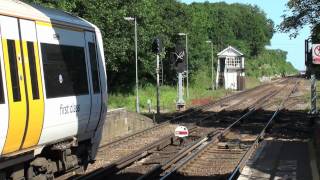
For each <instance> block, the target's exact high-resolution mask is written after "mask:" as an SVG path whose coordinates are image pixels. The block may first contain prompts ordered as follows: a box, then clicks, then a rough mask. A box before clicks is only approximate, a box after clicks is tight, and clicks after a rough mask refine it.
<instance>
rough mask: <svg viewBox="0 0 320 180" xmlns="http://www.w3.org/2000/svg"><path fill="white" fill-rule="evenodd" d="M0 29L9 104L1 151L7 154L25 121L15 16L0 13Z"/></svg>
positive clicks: (17, 141) (15, 145) (20, 138)
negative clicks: (6, 127) (0, 14)
mask: <svg viewBox="0 0 320 180" xmlns="http://www.w3.org/2000/svg"><path fill="white" fill-rule="evenodd" d="M0 29H1V43H2V50H3V61H4V63H3V66H4V71H5V73H4V74H5V77H6V78H5V82H6V87H7V97H8V105H9V116H8V129H7V134H6V140H5V143H4V147H3V150H2V154H8V153H11V152H14V151H17V150H19V149H20V148H21V145H22V142H23V139H24V133H25V129H26V125H27V99H26V98H27V97H26V89H25V77H24V72H23V60H22V53H21V43H20V34H19V24H18V19H17V18H13V17H7V16H0ZM1 116H2V114H1ZM1 119H3V118H2V117H1ZM1 126H2V124H1ZM1 129H2V128H1Z"/></svg>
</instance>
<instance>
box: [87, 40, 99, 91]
mask: <svg viewBox="0 0 320 180" xmlns="http://www.w3.org/2000/svg"><path fill="white" fill-rule="evenodd" d="M88 45H89V53H90V64H91V74H92V85H93V92H94V93H100V84H99V71H98V69H99V67H98V63H97V54H96V46H95V44H94V43H88Z"/></svg>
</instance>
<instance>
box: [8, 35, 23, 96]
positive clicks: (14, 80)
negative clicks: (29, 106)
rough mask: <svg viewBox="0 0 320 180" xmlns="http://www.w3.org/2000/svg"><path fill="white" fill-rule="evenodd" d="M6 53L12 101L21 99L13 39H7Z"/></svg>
mask: <svg viewBox="0 0 320 180" xmlns="http://www.w3.org/2000/svg"><path fill="white" fill-rule="evenodd" d="M8 55H9V65H10V75H11V84H12V94H13V101H15V102H17V101H21V94H20V84H19V75H18V65H17V55H16V45H15V42H14V40H8Z"/></svg>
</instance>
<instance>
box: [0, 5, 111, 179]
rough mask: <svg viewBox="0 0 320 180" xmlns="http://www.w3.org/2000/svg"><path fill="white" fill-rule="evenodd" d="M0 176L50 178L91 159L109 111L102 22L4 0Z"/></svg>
mask: <svg viewBox="0 0 320 180" xmlns="http://www.w3.org/2000/svg"><path fill="white" fill-rule="evenodd" d="M0 38H1V42H0V115H1V116H0V179H21V178H23V177H24V178H28V179H33V178H37V177H45V178H51V177H53V174H54V173H57V172H66V171H70V170H73V169H75V168H79V167H81V165H85V164H87V163H88V162H89V161H90V160H92V159H94V157H95V152H96V149H97V146H98V143H99V140H100V133H101V128H102V124H103V122H104V116H105V112H106V98H107V84H106V79H107V78H106V73H105V72H106V71H105V63H104V62H105V61H104V54H103V43H102V38H101V33H100V31H99V29H98V28H97V27H96V26H95V25H93V24H91V23H89V22H87V21H86V20H83V19H81V18H79V17H75V16H72V15H70V14H68V13H65V12H62V11H58V10H53V9H48V8H43V7H39V6H36V5H30V4H26V3H23V2H19V1H13V0H12V1H11V0H0Z"/></svg>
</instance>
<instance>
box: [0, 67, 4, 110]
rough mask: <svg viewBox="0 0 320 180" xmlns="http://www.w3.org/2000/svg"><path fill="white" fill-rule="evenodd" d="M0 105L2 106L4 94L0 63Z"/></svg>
mask: <svg viewBox="0 0 320 180" xmlns="http://www.w3.org/2000/svg"><path fill="white" fill-rule="evenodd" d="M0 104H4V92H3V82H2V72H1V62H0Z"/></svg>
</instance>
